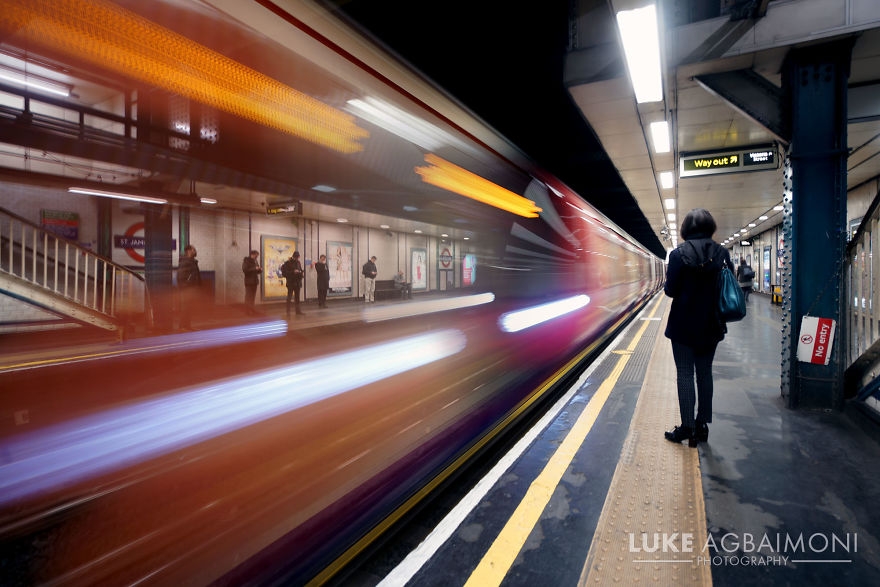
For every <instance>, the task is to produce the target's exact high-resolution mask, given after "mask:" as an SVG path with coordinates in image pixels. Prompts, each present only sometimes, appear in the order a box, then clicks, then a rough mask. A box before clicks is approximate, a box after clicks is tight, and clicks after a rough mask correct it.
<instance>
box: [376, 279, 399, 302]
mask: <svg viewBox="0 0 880 587" xmlns="http://www.w3.org/2000/svg"><path fill="white" fill-rule="evenodd" d="M375 298H376V301H379V300H399V299H400V290H399V289H396V288H395V287H394V280H393V279H377V280H376V293H375Z"/></svg>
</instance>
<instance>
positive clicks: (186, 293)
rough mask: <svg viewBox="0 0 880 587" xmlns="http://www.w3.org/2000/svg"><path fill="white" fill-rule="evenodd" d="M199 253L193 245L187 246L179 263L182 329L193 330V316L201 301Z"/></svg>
mask: <svg viewBox="0 0 880 587" xmlns="http://www.w3.org/2000/svg"><path fill="white" fill-rule="evenodd" d="M196 255H198V251H196V248H195V247H194V246H193V245H186V247H184V249H183V256H182V257H181V258H180V261H178V263H177V289H178V293H179V294H180V329H181V330H192V329H193V328H192V315H193V313H194V312H195V308H196V304H198V301H199V290H200V288H201V286H202V275H201V273H200V272H199V262H198V261H196Z"/></svg>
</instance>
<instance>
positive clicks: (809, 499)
mask: <svg viewBox="0 0 880 587" xmlns="http://www.w3.org/2000/svg"><path fill="white" fill-rule="evenodd" d="M669 302H670V300H669V298H667V297H665V296H663V295H662V294H659V295H657V296H656V297H655V298H654V299H653V300H651V301H650V302H649V304H648V305H647V306H646V308H645V309H644V310H643V312H642V314H641V316H640V317H639V318H637V319H636V320H634V321H633V322H632V323H631V324H630V325H629V326H628V327H627V330H626V331H625V332H624V333H622V334H621V335H620V336H619V337H618V339H617V340H616V341H614V342H613V343H612V344H611V345H610V346H609V348H608V349H607V350H606V351H605V352H604V354H603V355H602V356H601V357H600V358H599V359H598V360H597V361H596V362H595V363H594V365H593V366H592V367H591V368H590V370H589V371H588V372H586V373H585V374H584V376H583V377H582V378H581V379H580V381H579V382H578V383H577V384H576V385H575V386H574V387H573V388H572V389H570V390H569V391H568V392H567V393H566V395H565V397H563V398H562V399H561V400H560V402H559V403H558V404H557V405H556V406H555V407H554V408H553V409H552V410H551V411H550V412H549V413H548V414H547V415H546V416H545V417H544V419H543V420H542V421H541V422H540V423H539V424H538V425H537V426H535V427H534V429H533V431H532V432H531V433H529V434H528V435H527V436H526V437H524V438H523V439H522V440H521V441H520V443H519V444H518V445H517V447H515V448H514V449H513V450H512V451H511V452H510V453H509V454H508V455H507V456H505V457H504V458H503V459H502V460H500V461H499V462H498V463H497V464H496V465H495V467H494V468H493V470H492V472H490V473H489V474H488V475H487V476H486V477H485V478H482V479H481V480H480V481H479V482H478V483H477V484H476V485H475V486H474V488H473V489H472V490H471V491H470V493H468V494H467V495H466V496H465V497H463V498H462V499H461V500H460V501H459V502H458V505H456V506H455V507H454V508H453V509H452V510H450V511H449V513H447V514H445V517H444V518H443V519H442V520H437V522H436V525H434V526H433V527H432V528H428V529H426V530H425V532H426V534H425V535H424V536H420V537H419V538H418V540H419V544H418V546H415V547H414V548H413V549H412V550H411V551H408V552H401V550H400V547H399V546H397V547H396V548H390V549H388V550H387V551H385V552H382V553H376V554H375V555H374V556H373V558H372V560H371V561H370V563H369V564H368V565H364V567H363V568H361V569H360V570H359V571H357V572H355V573H353V574H350V575H347V576H345V577H340V578H338V583H337V584H345V585H382V586H392V585H474V586H480V587H483V586H486V585H508V586H512V585H523V586H525V585H529V586H533V585H554V586H561V585H712V584H715V585H744V584H751V585H877V584H880V542H878V530H877V529H878V528H880V508H877V507H876V504H877V503H878V498H880V445H878V443H877V442H876V435H871V434H869V433H868V431H866V430H865V429H864V428H862V427H861V426H859V425H857V424H856V423H855V422H854V421H853V420H851V418H850V417H849V416H848V415H847V413H846V412H839V411H810V410H791V409H789V408H787V407H785V402H784V400H783V398H782V396H781V390H780V381H781V376H780V369H781V368H780V364H781V360H780V359H781V351H780V336H781V312H782V310H781V309H780V308H779V307H778V306H775V305H773V304H772V300H771V298H770V297H769V296H761V295H753V296H751V298H750V300H749V302H748V315H747V317H746V318H745V319H744V320H743V321H741V322H738V323H732V324H730V325H729V332H728V334H727V336H726V338H725V340H724V341H722V342H721V343H720V344H719V347H718V351H717V353H716V357H715V363H714V419H713V422H712V423H711V424H710V428H709V440H708V443H705V444H703V443H701V444H700V445H699V446H698V447H697V448H689V447H688V446H687V444H686V443H682V444H673V443H671V442H669V441H667V440H665V439H664V437H663V432H664V431H665V430H670V429H672V427H673V426H675V425H677V424H678V423H679V415H678V403H677V393H676V384H675V365H674V361H673V358H672V350H671V345H670V343H669V340H668V339H667V338H665V337H664V336H663V331H664V328H665V321H666V316H667V314H668V309H669Z"/></svg>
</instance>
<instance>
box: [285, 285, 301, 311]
mask: <svg viewBox="0 0 880 587" xmlns="http://www.w3.org/2000/svg"><path fill="white" fill-rule="evenodd" d="M291 296H293V308H294V311H295V312H296V313H297V314H299V313H300V309H299V288H298V287H295V286H288V288H287V315H288V316H290V298H291Z"/></svg>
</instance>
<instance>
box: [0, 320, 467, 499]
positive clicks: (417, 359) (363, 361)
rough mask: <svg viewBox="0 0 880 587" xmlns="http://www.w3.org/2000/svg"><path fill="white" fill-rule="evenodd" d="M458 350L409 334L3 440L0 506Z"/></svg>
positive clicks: (446, 337) (452, 343)
mask: <svg viewBox="0 0 880 587" xmlns="http://www.w3.org/2000/svg"><path fill="white" fill-rule="evenodd" d="M465 343H466V339H465V336H464V334H463V333H461V332H460V331H458V330H443V331H438V332H433V333H428V334H423V335H419V336H412V337H408V338H403V339H399V340H396V341H392V342H387V343H384V344H380V345H373V346H370V347H368V348H363V349H357V350H353V351H349V352H345V353H339V354H336V355H332V356H327V357H321V358H318V359H314V360H309V361H305V362H302V363H298V364H295V365H291V366H288V367H285V368H283V369H272V370H266V371H263V372H260V373H256V374H252V375H247V376H243V377H235V378H229V379H226V380H222V381H218V382H215V383H212V384H209V385H205V386H199V387H193V388H190V389H188V390H185V391H182V392H179V393H175V394H173V395H168V396H164V397H160V398H156V399H151V400H146V401H140V402H137V403H135V404H132V405H129V406H125V407H120V408H114V409H111V410H107V411H105V412H102V413H99V414H94V415H91V416H86V417H83V418H78V419H76V420H73V421H71V422H67V423H64V424H60V425H57V426H52V427H48V428H46V429H44V430H38V431H34V432H31V433H26V434H22V435H19V436H16V437H13V438H10V439H7V440H6V441H4V443H3V446H2V451H0V455H2V457H0V460H2V463H0V503H4V504H5V503H9V502H13V501H16V500H18V499H21V498H24V497H27V496H30V495H32V494H35V493H41V492H43V491H46V490H49V489H51V488H53V487H56V486H60V485H65V484H68V483H74V482H78V481H82V480H84V479H88V478H90V477H93V476H95V475H99V474H102V473H106V472H109V471H113V470H115V469H118V468H121V467H126V466H130V465H133V464H137V463H139V462H141V461H144V460H147V459H150V458H155V457H157V456H160V455H163V454H166V453H169V452H171V451H174V450H178V449H180V448H184V447H187V446H191V445H194V444H196V443H199V442H203V441H206V440H210V439H211V438H214V437H217V436H220V435H222V434H226V433H228V432H231V431H234V430H238V429H240V428H243V427H245V426H249V425H252V424H255V423H258V422H261V421H264V420H267V419H269V418H273V417H275V416H279V415H281V414H285V413H287V412H290V411H292V410H295V409H297V408H300V407H302V406H305V405H307V404H310V403H314V402H317V401H320V400H323V399H326V398H329V397H333V396H335V395H339V394H341V393H345V392H346V391H349V390H352V389H356V388H358V387H361V386H364V385H368V384H370V383H374V382H376V381H379V380H381V379H385V378H387V377H391V376H393V375H397V374H399V373H403V372H405V371H408V370H411V369H415V368H417V367H420V366H422V365H426V364H429V363H432V362H434V361H439V360H441V359H444V358H446V357H449V356H451V355H454V354H456V353H458V352H461V351H462V350H463V349H464V348H465ZM340 365H345V368H344V369H340V368H339V366H340Z"/></svg>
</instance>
